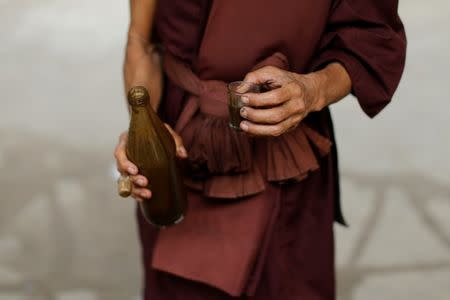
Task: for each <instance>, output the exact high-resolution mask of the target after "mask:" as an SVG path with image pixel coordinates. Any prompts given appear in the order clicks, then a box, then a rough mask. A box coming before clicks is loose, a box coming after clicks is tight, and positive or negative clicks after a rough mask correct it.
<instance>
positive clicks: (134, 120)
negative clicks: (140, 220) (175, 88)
mask: <svg viewBox="0 0 450 300" xmlns="http://www.w3.org/2000/svg"><path fill="white" fill-rule="evenodd" d="M137 88H140V89H143V88H142V87H136V88H133V89H137ZM133 89H132V90H130V93H129V103H130V105H131V121H130V128H129V131H128V142H127V156H128V159H129V160H130V161H131V162H133V163H134V164H135V165H136V166H137V167H138V169H139V174H141V175H143V176H145V177H146V178H147V179H148V182H149V183H148V185H147V188H148V189H149V190H151V191H152V197H151V199H144V201H142V202H140V204H139V205H140V209H141V211H142V213H143V215H144V217H145V219H146V220H147V221H148V222H149V223H151V224H153V225H155V226H158V227H166V226H170V225H173V224H176V223H178V222H180V221H181V220H182V219H183V217H184V214H185V211H186V206H187V200H186V192H185V189H184V185H183V178H182V176H181V172H180V170H179V168H178V166H177V161H176V151H175V143H174V141H173V138H172V137H171V135H170V133H169V132H168V130H167V128H166V127H165V126H164V124H163V123H162V121H161V120H160V119H159V118H158V116H157V115H156V113H155V112H154V111H153V110H151V108H150V107H149V105H135V104H136V101H134V102H133V99H131V98H132V97H133V93H132V91H133ZM138 95H141V94H138ZM145 95H146V97H148V93H147V92H146V91H145ZM134 96H136V95H134ZM138 104H140V102H138Z"/></svg>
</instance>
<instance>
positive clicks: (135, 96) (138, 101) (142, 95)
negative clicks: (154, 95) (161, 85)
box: [127, 86, 150, 106]
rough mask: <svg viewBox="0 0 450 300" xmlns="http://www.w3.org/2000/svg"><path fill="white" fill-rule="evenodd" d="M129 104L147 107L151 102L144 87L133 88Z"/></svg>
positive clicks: (129, 94) (130, 91) (129, 96)
mask: <svg viewBox="0 0 450 300" xmlns="http://www.w3.org/2000/svg"><path fill="white" fill-rule="evenodd" d="M127 98H128V103H129V104H130V105H131V106H145V105H147V104H148V103H149V101H150V96H149V94H148V91H147V89H146V88H145V87H143V86H135V87H132V88H131V89H130V90H129V91H128V97H127Z"/></svg>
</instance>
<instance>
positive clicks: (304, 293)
mask: <svg viewBox="0 0 450 300" xmlns="http://www.w3.org/2000/svg"><path fill="white" fill-rule="evenodd" d="M158 3H159V6H158V9H157V14H156V27H155V30H156V31H155V34H154V36H153V37H154V38H155V39H157V40H158V41H160V42H161V43H162V44H163V45H164V46H165V47H166V48H167V49H169V50H170V51H171V52H172V53H174V55H176V56H178V58H179V59H182V60H184V61H185V62H186V63H188V64H191V65H192V68H193V69H194V71H195V72H196V73H197V74H198V76H199V77H200V78H201V79H203V80H213V79H214V80H223V81H227V82H229V81H234V80H241V79H242V78H243V77H244V76H245V74H246V73H247V72H248V71H250V70H251V69H252V67H253V66H254V65H255V64H257V63H258V62H259V61H261V60H262V59H264V58H266V57H268V56H270V55H271V54H272V53H274V52H280V53H283V54H284V55H285V56H286V57H287V58H288V60H289V62H290V65H291V71H295V72H298V73H306V72H310V71H314V70H317V69H320V68H321V67H323V66H324V65H326V64H327V63H329V62H332V61H338V62H341V63H342V64H343V65H344V66H345V68H346V69H347V71H348V72H349V74H350V77H351V79H352V85H353V93H354V95H355V96H356V97H357V98H358V101H359V103H360V105H361V107H362V108H363V110H364V111H365V112H366V113H367V114H368V115H369V116H371V117H372V116H374V115H376V114H377V113H378V112H379V111H380V110H381V109H382V108H383V107H384V106H385V105H386V104H387V103H388V102H389V101H390V99H391V98H392V95H393V93H394V91H395V89H396V87H397V85H398V82H399V80H400V77H401V74H402V70H403V64H404V58H405V48H406V42H405V35H404V31H403V26H402V24H401V21H400V19H399V18H398V15H397V1H392V0H389V1H383V3H381V4H375V2H374V1H371V2H369V1H364V0H342V1H329V0H321V1H312V0H306V1H296V0H283V1H274V0H269V1H264V3H261V2H260V1H256V0H254V1H237V0H226V1H223V0H222V1H218V0H216V1H206V0H203V1H201V0H197V1H194V0H179V1H159V2H158ZM236 10H239V11H240V12H245V14H244V16H246V17H242V13H236ZM230 19H231V20H233V21H231V22H230ZM220 24H222V26H220ZM223 24H227V26H223ZM205 28H206V29H205ZM243 47H245V51H239V49H240V48H243ZM185 99H186V95H185V92H184V91H183V90H181V89H180V88H178V87H176V86H175V85H174V83H173V82H171V81H169V80H168V81H167V82H166V91H165V97H164V99H163V101H162V111H161V115H162V116H163V117H164V118H165V119H166V121H167V122H168V123H170V124H172V125H173V124H175V122H176V120H177V118H178V116H179V114H180V112H181V110H182V108H183V105H184V101H185ZM302 122H304V123H305V124H308V126H310V127H312V128H314V129H315V130H317V131H318V132H320V133H321V134H322V135H324V136H326V137H328V138H329V139H331V140H332V141H334V137H333V129H332V123H331V117H330V114H329V111H328V109H324V110H323V111H321V112H317V113H311V114H310V115H309V116H308V117H307V118H306V119H305V120H304V121H302ZM188 150H189V149H188ZM319 165H320V169H319V170H317V171H315V172H312V173H311V174H310V175H309V176H308V177H307V178H306V179H304V180H302V181H300V182H299V183H290V184H284V185H278V184H270V185H271V186H270V191H273V190H275V191H276V192H277V193H279V195H280V199H281V201H280V202H281V203H279V205H280V207H279V209H280V212H279V214H278V215H277V218H276V221H275V224H274V226H273V228H272V230H273V234H272V238H271V239H270V243H269V245H268V246H267V249H266V250H267V253H266V256H265V259H264V262H263V264H261V265H260V267H262V269H261V272H260V274H259V275H258V276H260V278H249V282H248V284H249V285H252V284H253V285H254V287H255V291H254V296H253V297H252V298H253V299H334V297H335V287H334V252H333V251H334V247H333V228H332V224H333V220H337V221H339V222H341V223H343V222H344V220H343V217H342V214H341V211H340V205H339V186H338V172H337V155H336V148H335V146H333V148H332V151H331V153H330V154H329V155H327V156H326V157H324V158H323V159H321V160H320V162H319ZM267 192H269V191H267ZM200 197H201V196H200ZM138 220H139V230H140V237H141V240H142V245H143V259H144V270H145V281H144V283H145V299H147V300H148V299H175V300H176V299H183V300H184V299H186V300H189V299H212V300H214V299H228V298H231V296H229V295H227V294H226V293H224V292H223V291H220V290H219V289H216V288H214V287H212V286H208V285H205V284H202V283H198V282H194V281H190V280H187V279H183V278H179V277H177V276H174V275H171V274H167V273H164V272H160V271H156V270H154V269H152V268H151V260H152V255H153V249H154V245H155V240H156V235H157V230H156V229H154V228H152V227H151V226H150V225H148V224H146V223H145V221H144V220H143V217H142V215H141V214H140V212H139V211H138Z"/></svg>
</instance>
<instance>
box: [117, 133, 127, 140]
mask: <svg viewBox="0 0 450 300" xmlns="http://www.w3.org/2000/svg"><path fill="white" fill-rule="evenodd" d="M127 135H128V133H127V132H126V131H125V132H122V133H121V134H120V135H119V141H123V140H125V139H126V138H127Z"/></svg>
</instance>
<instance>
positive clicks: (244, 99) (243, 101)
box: [241, 96, 249, 104]
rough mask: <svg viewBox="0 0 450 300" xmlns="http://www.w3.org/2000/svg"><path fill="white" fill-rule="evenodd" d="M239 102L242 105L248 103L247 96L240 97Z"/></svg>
mask: <svg viewBox="0 0 450 300" xmlns="http://www.w3.org/2000/svg"><path fill="white" fill-rule="evenodd" d="M241 102H242V103H244V104H248V102H249V100H248V97H247V96H242V97H241Z"/></svg>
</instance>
